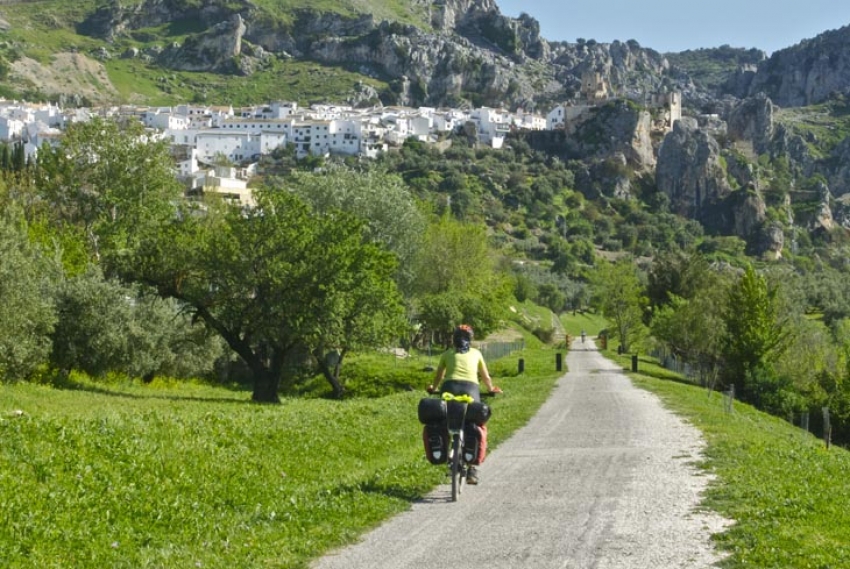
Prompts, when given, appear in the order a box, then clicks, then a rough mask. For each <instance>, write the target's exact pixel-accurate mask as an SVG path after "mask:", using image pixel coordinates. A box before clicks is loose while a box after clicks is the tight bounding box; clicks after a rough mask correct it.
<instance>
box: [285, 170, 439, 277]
mask: <svg viewBox="0 0 850 569" xmlns="http://www.w3.org/2000/svg"><path fill="white" fill-rule="evenodd" d="M276 185H280V186H282V187H285V188H287V189H290V190H292V191H293V192H294V193H295V194H296V195H298V196H299V197H300V198H301V199H302V200H304V201H305V202H307V203H309V204H310V205H311V206H312V207H313V210H314V211H315V212H316V213H318V214H320V215H327V214H330V213H331V212H334V211H347V212H349V213H351V214H353V215H355V216H357V217H358V218H360V219H362V220H363V221H365V222H366V227H365V237H366V238H367V239H368V240H369V241H372V242H374V243H378V244H380V245H381V246H383V247H385V248H386V249H387V250H389V251H391V252H392V253H394V254H395V256H396V258H397V259H398V269H397V274H396V280H397V281H398V284H399V287H400V288H401V290H402V291H404V292H405V293H408V294H409V293H410V292H411V290H412V288H413V280H414V278H415V275H414V274H413V262H414V258H415V256H416V254H417V251H418V250H419V249H420V248H421V243H422V235H423V233H424V231H425V224H426V222H425V219H424V216H423V215H422V213H421V212H420V211H419V208H418V207H417V205H416V202H415V201H414V199H413V196H412V195H411V194H410V191H409V190H408V189H407V188H406V187H405V185H404V182H403V181H402V179H401V178H400V177H398V176H396V175H394V174H388V173H386V172H384V171H381V170H377V169H374V170H369V171H366V172H355V171H353V170H351V169H348V168H342V167H336V168H328V169H326V170H325V171H324V172H321V173H303V172H296V173H294V175H293V176H291V177H290V178H287V179H285V180H280V181H278V182H277V184H276Z"/></svg>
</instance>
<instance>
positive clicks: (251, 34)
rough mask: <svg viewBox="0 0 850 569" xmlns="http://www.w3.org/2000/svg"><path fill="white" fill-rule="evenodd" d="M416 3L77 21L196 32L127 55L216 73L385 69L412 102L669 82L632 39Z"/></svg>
mask: <svg viewBox="0 0 850 569" xmlns="http://www.w3.org/2000/svg"><path fill="white" fill-rule="evenodd" d="M412 9H414V10H419V11H422V12H424V13H426V14H427V15H428V17H427V18H426V19H425V20H424V21H422V22H420V23H419V24H414V23H408V22H403V21H400V20H391V19H379V18H376V17H374V16H373V15H372V14H370V13H352V12H347V13H346V12H339V13H337V12H329V11H322V10H319V9H311V8H308V9H300V10H297V11H294V12H293V13H291V14H290V15H289V17H288V18H287V19H283V18H281V17H280V16H276V15H275V14H274V12H272V11H271V10H268V9H264V8H263V7H262V6H261V5H260V4H259V3H257V4H254V3H250V2H246V1H242V0H238V1H236V2H223V1H219V0H212V1H209V2H204V3H201V4H196V3H186V2H182V1H180V0H146V1H145V2H143V3H141V4H138V5H132V6H129V5H125V4H123V3H121V2H112V3H110V4H108V5H106V6H103V7H101V8H99V9H98V10H97V11H95V12H93V13H92V14H91V15H90V16H88V17H87V18H86V19H85V20H84V21H83V22H82V23H81V24H80V25H79V26H78V28H77V29H78V31H79V32H80V33H82V34H84V35H88V36H91V37H95V38H100V39H104V40H107V41H108V42H110V43H115V42H119V41H120V40H121V39H122V38H128V37H132V38H139V37H142V38H143V39H146V40H149V41H148V43H151V41H150V40H153V43H158V42H156V37H155V36H152V33H151V32H149V31H148V30H153V29H156V28H157V27H160V26H164V25H172V26H173V25H179V26H187V27H188V28H189V29H190V30H191V33H189V34H188V35H186V36H185V37H183V38H182V39H180V40H178V41H177V42H172V43H169V44H167V45H154V46H148V47H147V49H140V50H137V51H134V52H131V53H142V54H144V53H147V54H154V60H155V61H156V63H157V64H159V65H161V66H163V67H165V68H168V69H175V70H191V71H208V72H214V73H231V74H234V73H235V74H250V73H253V72H255V71H257V70H261V69H263V67H264V65H266V64H267V63H268V62H269V61H271V60H273V59H275V58H277V59H288V58H295V59H296V60H304V61H319V62H322V63H324V64H327V65H332V66H340V65H341V66H347V67H352V68H355V69H357V70H358V72H359V73H362V74H364V75H367V76H371V77H381V78H385V79H386V80H387V81H388V82H389V83H390V86H391V88H390V90H389V91H387V92H385V93H383V94H382V99H383V101H384V102H385V103H388V104H404V105H412V106H417V105H423V104H425V105H433V106H442V105H454V106H461V105H463V104H466V103H471V104H473V105H490V106H495V105H500V104H505V105H516V104H524V105H527V106H528V105H531V106H533V105H534V104H539V103H540V102H542V101H561V100H568V99H570V98H572V97H574V96H575V95H576V94H577V92H578V89H579V86H580V78H581V74H582V73H583V72H585V71H587V70H598V71H602V72H604V73H606V74H607V75H608V76H610V77H611V81H612V83H613V84H616V85H618V86H620V90H621V91H622V94H628V93H639V92H644V91H645V90H647V89H653V88H657V87H658V86H659V85H661V83H662V79H661V76H662V75H664V74H665V73H666V72H667V70H668V69H669V65H668V63H667V61H666V60H665V59H664V57H663V56H661V55H660V54H658V53H657V52H655V51H653V50H647V49H643V48H641V47H640V45H638V44H637V42H634V41H629V42H627V43H621V42H616V41H615V42H614V43H612V44H599V43H597V42H595V41H593V40H590V41H585V40H579V41H578V42H577V43H576V44H569V43H550V42H548V41H546V40H545V39H543V38H542V37H541V36H540V26H539V23H538V22H537V21H536V20H535V19H534V18H531V17H530V16H527V15H522V16H521V17H519V18H510V17H507V16H503V15H502V14H501V13H500V11H499V8H498V6H497V4H496V2H495V1H494V0H446V1H443V2H431V1H426V0H417V1H416V2H413V3H412ZM237 18H239V20H241V21H242V22H243V23H242V24H238V23H236V22H238V21H239V20H237ZM106 49H107V51H108V50H109V48H108V47H107V48H106ZM125 53H127V52H125ZM101 57H103V56H102V55H101Z"/></svg>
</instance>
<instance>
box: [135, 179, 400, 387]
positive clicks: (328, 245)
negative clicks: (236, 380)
mask: <svg viewBox="0 0 850 569" xmlns="http://www.w3.org/2000/svg"><path fill="white" fill-rule="evenodd" d="M255 196H256V201H257V206H256V207H255V208H250V209H241V208H237V207H234V206H228V205H226V204H218V205H216V204H208V205H207V206H206V207H205V208H203V211H196V212H192V211H183V212H182V213H181V215H178V216H174V217H173V218H172V219H171V221H170V222H169V223H167V224H164V225H162V226H161V227H160V228H159V230H158V231H156V232H154V233H151V234H149V235H147V237H146V239H144V240H142V241H140V243H139V246H138V247H137V248H136V249H135V250H133V251H132V253H131V254H130V255H129V256H127V258H126V259H125V262H123V263H120V264H118V266H119V267H120V271H121V274H122V275H123V276H124V277H125V278H127V279H131V280H134V281H138V282H143V283H146V284H148V285H150V286H152V287H154V288H156V290H157V291H158V292H159V294H160V295H162V296H164V297H170V298H174V299H176V300H178V301H180V302H181V303H183V304H184V305H185V306H186V307H187V310H189V311H191V312H192V313H193V314H194V316H195V317H196V318H197V319H199V320H200V321H203V322H204V323H205V324H206V325H207V326H208V327H209V328H210V329H212V330H214V331H215V332H216V333H218V334H219V335H220V336H221V337H222V338H223V339H224V341H225V342H226V343H227V344H228V346H230V348H231V349H232V350H233V351H234V352H236V353H237V354H238V355H239V356H240V357H241V358H242V360H243V361H244V362H245V364H246V365H247V367H248V369H249V370H250V371H251V374H252V376H253V381H254V391H253V399H254V400H255V401H258V402H277V401H279V396H278V390H279V388H280V387H281V385H282V384H283V383H284V381H285V380H289V379H292V375H291V374H290V373H288V372H289V371H290V370H291V369H292V368H293V367H294V362H295V361H296V359H297V358H298V357H299V354H301V353H303V350H305V349H306V350H309V351H311V352H314V353H317V352H321V351H324V350H325V349H327V348H331V347H332V348H337V349H340V350H341V351H345V350H349V349H352V348H355V347H363V346H380V345H383V344H384V343H385V342H387V341H388V340H389V339H390V338H392V337H394V336H395V335H397V334H398V333H399V325H400V323H401V322H402V321H403V308H402V303H401V295H400V293H399V292H398V288H397V287H396V285H395V282H394V281H393V274H394V271H395V268H396V264H395V263H396V261H395V258H394V256H393V254H392V253H390V252H388V251H387V250H386V249H384V248H382V247H380V246H379V245H377V244H375V243H372V242H370V241H369V240H368V239H366V238H365V225H364V223H363V222H362V221H360V220H359V219H358V218H356V217H354V216H353V215H351V214H348V213H345V212H340V211H338V210H332V211H328V212H326V213H322V214H319V213H316V212H314V211H313V210H312V209H311V207H310V206H309V205H307V204H305V203H304V201H303V200H301V199H300V198H298V197H297V196H295V195H294V194H293V193H291V192H288V191H283V190H279V189H274V188H263V189H258V190H257V191H256V192H255ZM326 378H327V379H328V381H329V382H330V383H331V385H332V388H333V391H334V394H335V395H336V396H342V395H343V393H344V385H343V384H342V382H341V381H340V380H339V377H338V376H336V375H334V374H333V373H328V374H326Z"/></svg>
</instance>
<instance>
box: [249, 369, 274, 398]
mask: <svg viewBox="0 0 850 569" xmlns="http://www.w3.org/2000/svg"><path fill="white" fill-rule="evenodd" d="M279 388H280V374H279V373H278V374H275V373H272V372H270V371H268V370H264V371H263V372H262V373H258V372H257V371H256V370H255V371H254V393H253V394H252V395H251V400H252V401H254V402H255V403H280V397H278V394H277V391H278V389H279Z"/></svg>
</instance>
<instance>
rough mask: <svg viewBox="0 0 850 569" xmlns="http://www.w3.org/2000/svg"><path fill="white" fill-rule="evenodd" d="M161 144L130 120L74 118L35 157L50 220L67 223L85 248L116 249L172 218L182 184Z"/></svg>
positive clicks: (95, 251)
mask: <svg viewBox="0 0 850 569" xmlns="http://www.w3.org/2000/svg"><path fill="white" fill-rule="evenodd" d="M172 164H173V160H172V159H171V155H170V151H169V147H168V143H167V142H166V141H152V140H150V139H149V138H148V137H147V135H146V133H145V131H144V129H143V127H142V125H141V124H140V123H139V122H138V121H129V122H127V123H125V124H119V123H118V122H116V121H111V120H105V119H99V118H95V119H93V120H91V121H89V122H81V123H74V124H73V125H71V126H70V127H69V128H68V129H67V130H66V131H65V133H64V135H63V136H62V139H61V142H60V144H59V145H58V146H56V147H51V146H49V145H45V146H44V147H43V148H42V149H41V150H40V151H39V155H38V163H37V168H36V172H35V184H36V187H37V190H38V193H39V195H40V196H41V198H42V199H43V200H44V203H46V204H49V210H48V216H49V217H48V219H49V220H50V221H51V223H54V224H58V225H63V224H71V225H74V226H77V227H79V228H81V230H82V232H83V234H85V235H86V236H87V239H88V245H89V250H90V252H91V255H92V256H93V257H94V258H99V256H100V254H101V252H102V250H104V249H112V250H113V252H120V251H122V250H124V249H127V248H132V247H133V246H134V243H136V242H138V241H139V240H140V239H144V238H145V236H146V235H147V234H149V233H151V232H154V231H156V228H157V226H158V225H159V224H160V223H161V222H162V221H163V220H164V219H168V218H169V217H171V216H173V215H174V209H175V207H174V202H175V201H176V200H178V199H179V198H180V196H181V195H182V188H181V186H180V184H179V183H178V182H177V179H176V177H175V176H174V172H173V171H172Z"/></svg>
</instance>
